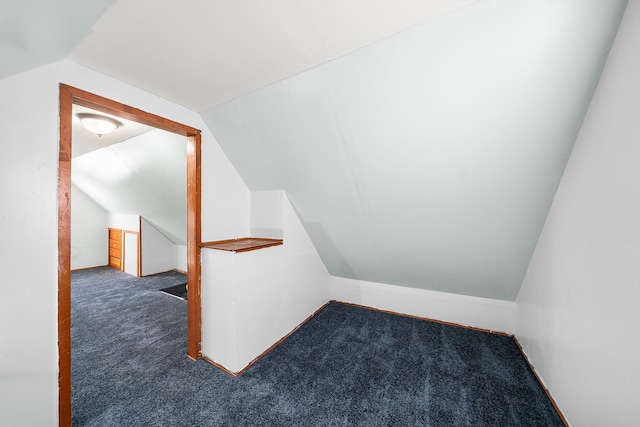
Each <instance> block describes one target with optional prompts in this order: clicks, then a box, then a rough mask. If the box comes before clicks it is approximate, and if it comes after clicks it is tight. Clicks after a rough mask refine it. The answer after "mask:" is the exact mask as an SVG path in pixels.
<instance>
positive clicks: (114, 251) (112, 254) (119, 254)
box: [109, 248, 122, 258]
mask: <svg viewBox="0 0 640 427" xmlns="http://www.w3.org/2000/svg"><path fill="white" fill-rule="evenodd" d="M109 256H110V257H116V258H122V251H121V250H120V249H119V248H109Z"/></svg>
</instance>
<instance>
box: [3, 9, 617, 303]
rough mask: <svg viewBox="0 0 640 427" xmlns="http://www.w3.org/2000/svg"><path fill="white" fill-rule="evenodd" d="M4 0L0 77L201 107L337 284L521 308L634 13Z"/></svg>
mask: <svg viewBox="0 0 640 427" xmlns="http://www.w3.org/2000/svg"><path fill="white" fill-rule="evenodd" d="M0 1H2V2H1V3H0V12H1V13H0V57H1V58H2V61H1V62H0V78H1V77H4V76H8V75H11V74H14V73H18V72H21V71H26V70H28V69H30V68H34V67H37V66H39V65H44V64H46V63H49V62H53V61H56V60H58V59H62V58H68V59H70V60H72V61H75V62H77V63H79V64H81V65H84V66H87V67H89V68H92V69H94V70H96V71H98V72H101V73H104V74H106V75H109V76H111V77H114V78H116V79H118V80H121V81H123V82H125V83H129V84H131V85H133V86H136V87H139V88H141V89H144V90H146V91H148V92H150V93H153V94H156V95H159V96H162V97H164V98H166V99H169V100H171V101H174V102H176V103H178V104H181V105H184V106H186V107H188V108H190V109H192V110H195V111H198V112H200V113H201V115H202V117H203V118H204V120H205V122H206V123H207V125H208V127H209V128H210V130H211V131H212V132H213V133H214V135H215V136H216V139H217V140H218V142H219V143H220V145H221V146H222V147H223V149H224V150H225V152H226V154H227V155H228V156H229V158H230V159H231V161H232V162H233V164H234V166H235V167H236V169H237V170H238V171H239V173H240V174H241V176H242V178H243V179H244V180H245V182H246V183H247V185H248V186H249V187H250V188H251V189H256V190H260V189H285V190H286V192H287V194H288V195H289V197H290V200H291V201H292V203H293V205H294V207H295V209H296V211H297V212H298V214H299V215H300V217H301V219H302V221H303V223H304V225H305V227H306V229H307V231H308V232H309V235H310V236H311V238H312V240H313V242H314V244H315V246H316V248H317V249H318V252H319V253H320V256H321V257H322V259H323V260H324V262H325V264H326V265H327V266H328V268H329V270H330V272H331V273H332V274H334V275H337V276H343V277H352V278H355V279H363V280H370V281H378V282H383V283H391V284H396V285H404V286H413V287H419V288H426V289H434V290H441V291H446V292H454V293H461V294H466V295H476V296H481V297H490V298H498V299H505V300H513V299H514V298H515V297H516V295H517V293H518V291H519V289H520V286H521V282H522V277H523V276H524V273H525V272H526V269H527V266H528V264H529V260H530V256H531V253H532V251H533V249H534V248H535V244H536V241H537V238H538V236H539V233H540V230H541V229H542V226H543V224H544V221H545V219H546V215H547V213H548V210H549V208H550V205H551V202H552V200H553V197H554V194H555V191H556V188H557V185H558V182H559V180H560V178H561V176H562V173H563V170H564V166H565V164H566V161H567V160H568V157H569V155H570V153H571V149H572V146H573V143H574V141H575V138H576V135H577V133H578V132H579V130H580V126H581V123H582V120H583V118H584V115H585V112H586V110H587V109H588V106H589V102H590V99H591V95H592V94H593V91H594V90H595V87H596V85H597V83H598V79H599V76H600V72H601V70H602V67H603V66H604V63H605V61H606V57H607V54H608V51H609V48H610V47H611V44H612V42H613V39H614V36H615V33H616V31H617V26H618V24H619V21H620V18H621V16H622V14H623V12H624V9H625V7H626V3H627V1H626V0H431V1H426V0H376V1H373V0H371V1H369V0H331V1H329V0H306V1H301V0H269V1H266V0H262V1H260V0H254V1H247V0H242V1H231V0H227V1H222V0H115V1H107V0H102V1H100V0H93V1H85V0H46V1H45V0H40V1H38V0H13V1H11V0H9V1H7V0H0ZM105 95H106V96H108V94H105ZM145 135H148V134H145ZM142 137H144V135H143V136H142ZM74 142H75V141H74ZM94 142H95V141H94ZM100 142H102V141H100ZM105 142H106V140H105ZM118 146H119V144H116V145H112V146H110V147H109V148H107V149H118V148H120V147H118ZM114 147H115V148H114ZM89 148H90V147H89ZM89 148H87V149H89ZM174 148H175V147H174ZM107 149H103V150H107ZM99 151H102V150H99ZM92 154H93V153H89V154H85V156H91V155H92ZM152 155H153V152H150V153H146V154H144V153H142V154H141V153H138V155H136V159H137V160H138V161H140V162H141V163H142V164H144V163H145V161H146V160H145V159H146V158H147V157H150V156H152ZM85 156H80V158H82V157H85ZM126 161H128V160H124V159H122V160H121V162H123V163H124V162H126ZM204 167H206V165H204ZM136 168H137V167H136V166H135V165H131V168H130V169H131V170H134V171H135V170H137V169H136ZM92 170H93V169H92V168H91V167H89V168H88V169H87V171H88V174H89V175H90V174H91V173H92ZM133 175H135V174H133ZM105 179H107V178H106V177H105ZM144 180H145V179H143V180H142V181H144ZM176 181H178V180H176ZM136 185H138V184H137V183H131V184H130V185H128V186H126V187H124V188H123V193H127V191H128V190H129V189H130V188H134V187H135V186H136ZM166 185H169V183H167V184H166ZM180 185H182V183H180ZM136 197H137V196H136V195H135V194H133V193H131V194H130V197H129V201H130V202H132V203H131V204H129V205H127V206H133V205H134V204H133V203H134V202H137V201H136V199H135V198H136ZM105 203H106V202H105ZM113 203H116V202H115V201H114V202H113ZM118 203H120V202H118ZM156 206H157V205H156ZM110 209H111V208H110ZM113 209H125V205H121V206H119V205H114V206H113ZM126 209H128V208H126ZM162 209H166V210H167V212H172V209H171V207H170V206H166V207H163V208H158V209H156V208H154V209H152V210H153V211H161V210H162ZM181 209H182V207H181ZM125 213H126V212H125ZM182 214H183V213H182V212H175V215H182ZM147 216H148V215H147ZM150 219H151V220H152V218H150ZM165 219H167V220H170V219H169V218H165ZM152 221H153V220H152ZM177 221H182V220H181V219H179V220H177ZM176 224H177V222H176ZM169 228H172V226H171V227H169ZM177 228H178V227H176V230H177ZM169 234H177V232H176V233H172V232H170V233H169ZM176 240H180V239H179V238H178V239H176Z"/></svg>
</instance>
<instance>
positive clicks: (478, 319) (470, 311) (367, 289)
mask: <svg viewBox="0 0 640 427" xmlns="http://www.w3.org/2000/svg"><path fill="white" fill-rule="evenodd" d="M330 299H332V300H336V301H341V302H348V303H351V304H359V305H364V306H367V307H373V308H377V309H381V310H389V311H393V312H395V313H401V314H408V315H411V316H419V317H425V318H429V319H434V320H440V321H444V322H452V323H457V324H460V325H464V326H473V327H476V328H482V329H489V330H491V331H495V332H504V333H507V334H512V333H513V331H514V318H515V303H514V302H512V301H503V300H497V299H490V298H480V297H472V296H467V295H457V294H450V293H445V292H436V291H429V290H425V289H416V288H407V287H402V286H393V285H387V284H382V283H373V282H367V281H364V280H353V279H345V278H343V277H335V276H331V288H330Z"/></svg>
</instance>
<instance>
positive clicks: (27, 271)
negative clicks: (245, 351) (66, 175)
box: [0, 61, 249, 427]
mask: <svg viewBox="0 0 640 427" xmlns="http://www.w3.org/2000/svg"><path fill="white" fill-rule="evenodd" d="M60 82H63V83H67V84H70V85H72V86H75V87H79V88H81V89H84V90H87V91H89V92H93V93H96V94H99V95H102V96H106V97H108V98H111V99H115V100H117V101H120V102H123V103H125V104H128V105H132V106H134V107H137V108H140V109H142V110H145V111H149V112H151V113H154V114H158V115H160V116H163V117H166V118H169V119H171V120H175V121H177V122H181V123H184V124H187V125H189V126H193V127H195V128H198V129H201V130H202V141H203V147H202V164H203V185H202V208H203V216H202V218H203V227H202V229H203V238H204V239H209V240H217V239H223V238H228V237H235V236H245V235H248V233H249V191H248V190H247V188H246V186H245V185H244V183H243V182H242V180H241V179H240V178H239V176H238V174H237V173H236V172H235V170H234V168H233V167H232V166H231V164H230V162H229V161H228V160H227V158H226V156H225V155H224V153H223V152H222V150H221V149H220V147H219V146H218V144H217V143H216V141H215V139H214V138H213V136H212V135H211V133H210V132H209V130H208V129H207V127H206V125H205V124H204V122H203V121H202V119H201V118H200V116H199V115H198V114H197V113H195V112H194V111H190V110H188V109H186V108H184V107H181V106H179V105H176V104H174V103H171V102H169V101H166V100H164V99H162V98H159V97H157V96H154V95H151V94H149V93H147V92H144V91H141V90H139V89H136V88H134V87H132V86H128V85H126V84H123V83H121V82H118V81H117V80H114V79H111V78H108V77H106V76H104V75H101V74H98V73H95V72H93V71H91V70H89V69H87V68H84V67H80V66H78V65H76V64H74V63H72V62H69V61H61V62H57V63H54V64H51V65H48V66H45V67H41V68H38V69H34V70H32V71H29V72H26V73H22V74H18V75H14V76H11V77H7V78H4V79H1V80H0V140H1V141H3V155H2V156H0V171H1V173H2V179H1V180H0V196H1V197H2V199H3V200H7V201H11V203H4V204H2V205H0V218H1V219H2V220H1V221H0V232H1V233H2V236H3V242H4V243H5V244H4V246H3V248H4V250H3V252H2V262H3V265H7V266H11V268H8V269H5V273H4V274H5V275H4V279H3V280H2V282H1V283H0V295H2V297H1V298H0V324H1V325H2V328H0V378H2V379H1V381H0V425H7V426H13V425H37V426H42V427H47V426H56V425H57V404H58V366H57V363H58V346H57V326H56V325H57V268H58V260H57V255H58V250H57V232H58V228H57V182H58V181H57V166H58V103H59V96H58V84H59V83H60ZM34 243H37V244H34ZM25 254H29V256H25ZM208 310H209V307H207V306H204V307H203V311H204V312H205V313H206V312H207V311H208ZM34 408H37V410H34Z"/></svg>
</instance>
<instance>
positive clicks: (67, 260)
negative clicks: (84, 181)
mask: <svg viewBox="0 0 640 427" xmlns="http://www.w3.org/2000/svg"><path fill="white" fill-rule="evenodd" d="M74 105H80V106H83V107H87V108H90V109H92V110H96V111H100V112H103V113H107V114H110V115H114V116H117V117H121V118H123V119H127V120H131V121H134V122H138V123H142V124H145V125H147V126H151V127H154V128H157V129H162V130H165V131H168V132H173V133H176V134H178V135H182V136H185V137H186V138H187V283H188V288H189V298H188V300H187V317H188V321H187V322H188V325H187V328H188V339H187V342H188V344H187V356H188V357H189V358H191V359H193V360H195V359H198V358H200V356H201V329H202V321H201V319H202V317H201V313H202V309H201V300H200V262H199V259H200V243H201V198H200V197H201V142H202V139H201V132H200V130H198V129H195V128H192V127H190V126H186V125H183V124H181V123H177V122H174V121H172V120H169V119H165V118H163V117H160V116H157V115H154V114H151V113H148V112H145V111H142V110H139V109H137V108H133V107H130V106H128V105H125V104H121V103H119V102H117V101H113V100H110V99H107V98H104V97H101V96H98V95H95V94H92V93H89V92H86V91H83V90H81V89H77V88H74V87H72V86H68V85H65V84H60V112H59V114H60V116H59V127H60V129H59V131H60V135H59V138H60V139H59V143H60V148H59V158H58V371H59V373H58V390H59V391H58V393H59V398H58V416H59V424H60V425H71V418H72V412H71V162H72V150H71V148H72V109H73V106H74Z"/></svg>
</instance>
